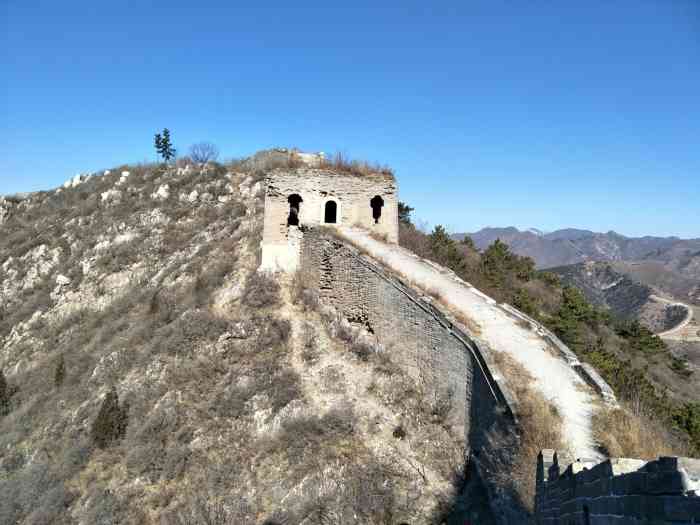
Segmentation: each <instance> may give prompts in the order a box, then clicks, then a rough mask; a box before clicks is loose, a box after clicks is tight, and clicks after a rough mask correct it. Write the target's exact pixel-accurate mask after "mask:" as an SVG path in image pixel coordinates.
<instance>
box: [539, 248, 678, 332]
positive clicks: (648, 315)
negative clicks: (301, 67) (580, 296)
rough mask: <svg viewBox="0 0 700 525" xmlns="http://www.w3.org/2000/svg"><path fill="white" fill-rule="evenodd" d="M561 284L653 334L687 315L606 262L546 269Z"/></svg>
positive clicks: (674, 325)
mask: <svg viewBox="0 0 700 525" xmlns="http://www.w3.org/2000/svg"><path fill="white" fill-rule="evenodd" d="M549 271H551V272H553V273H556V274H557V275H559V276H560V277H561V278H562V281H563V282H565V283H567V284H570V285H573V286H576V287H577V288H578V289H580V290H581V291H582V292H583V293H584V295H585V296H586V299H588V301H590V302H591V303H593V304H595V305H597V306H600V307H602V308H606V309H608V310H609V311H610V312H611V313H612V314H613V315H614V316H616V317H617V318H620V319H626V320H630V321H631V320H638V321H639V322H641V323H642V324H644V325H645V326H647V327H648V328H649V329H650V330H652V331H653V332H656V333H660V332H665V331H667V330H671V329H672V328H674V327H676V326H678V325H679V324H680V323H681V322H682V321H683V320H684V319H685V318H686V316H687V313H688V309H687V308H686V307H685V306H682V305H680V304H677V303H674V302H672V301H668V300H664V299H663V298H661V297H658V296H656V295H654V289H653V288H651V287H650V286H647V285H644V284H642V283H640V282H638V281H635V280H633V279H631V278H630V277H628V276H627V275H625V274H623V273H620V272H618V271H617V270H616V267H615V266H613V265H612V264H610V263H607V262H597V263H594V262H587V263H579V264H573V265H569V266H560V267H557V268H550V269H549Z"/></svg>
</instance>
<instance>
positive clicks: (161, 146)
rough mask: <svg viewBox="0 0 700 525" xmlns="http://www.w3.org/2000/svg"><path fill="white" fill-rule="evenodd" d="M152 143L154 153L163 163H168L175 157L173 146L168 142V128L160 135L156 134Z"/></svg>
mask: <svg viewBox="0 0 700 525" xmlns="http://www.w3.org/2000/svg"><path fill="white" fill-rule="evenodd" d="M153 142H154V145H155V148H156V152H157V153H158V155H159V156H161V157H162V158H163V160H164V161H165V162H169V161H170V159H172V158H174V157H175V148H173V144H172V142H170V130H169V129H168V128H165V129H163V134H162V135H161V134H160V133H156V135H155V137H154V141H153Z"/></svg>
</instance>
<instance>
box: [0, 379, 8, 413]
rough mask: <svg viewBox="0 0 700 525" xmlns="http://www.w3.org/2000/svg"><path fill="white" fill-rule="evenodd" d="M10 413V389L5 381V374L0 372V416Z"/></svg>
mask: <svg viewBox="0 0 700 525" xmlns="http://www.w3.org/2000/svg"><path fill="white" fill-rule="evenodd" d="M9 411H10V387H9V386H8V384H7V380H6V379H5V374H4V372H3V371H2V370H0V416H4V415H6V414H7V413H8V412H9Z"/></svg>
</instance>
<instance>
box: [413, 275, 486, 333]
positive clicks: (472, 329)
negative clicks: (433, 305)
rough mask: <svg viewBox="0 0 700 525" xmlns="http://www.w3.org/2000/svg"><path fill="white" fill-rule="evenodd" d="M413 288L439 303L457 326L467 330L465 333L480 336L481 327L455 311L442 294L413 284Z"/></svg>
mask: <svg viewBox="0 0 700 525" xmlns="http://www.w3.org/2000/svg"><path fill="white" fill-rule="evenodd" d="M414 286H416V287H417V288H420V289H421V290H423V291H424V292H425V293H427V294H428V295H429V296H430V297H432V298H433V299H435V300H436V301H437V302H439V303H440V305H441V306H442V307H443V308H444V309H445V310H447V312H448V313H449V314H450V315H451V316H452V317H454V318H455V319H456V320H457V322H458V323H459V324H461V325H462V326H464V328H466V329H467V331H468V332H469V333H470V334H472V335H477V336H479V335H481V326H479V324H478V323H477V322H476V321H474V319H472V318H471V317H469V316H467V314H465V313H464V312H462V311H460V310H457V309H455V308H454V307H453V306H452V305H451V304H450V303H449V302H448V301H447V299H445V297H444V296H443V295H442V293H441V292H440V291H439V290H437V289H436V288H423V287H422V286H420V285H416V284H415V283H414Z"/></svg>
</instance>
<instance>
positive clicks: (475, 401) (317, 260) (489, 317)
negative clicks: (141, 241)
mask: <svg viewBox="0 0 700 525" xmlns="http://www.w3.org/2000/svg"><path fill="white" fill-rule="evenodd" d="M314 173H315V172H314V170H304V171H303V179H304V183H303V184H300V186H301V187H303V188H304V190H303V192H302V191H300V192H299V193H294V195H296V197H298V198H299V199H298V200H294V202H293V201H292V200H291V199H289V197H288V196H287V195H286V193H291V192H292V191H295V178H294V176H291V177H290V176H289V174H288V173H284V174H283V176H282V177H279V176H278V177H277V178H279V179H280V180H282V181H283V183H284V186H285V188H284V191H280V185H279V183H278V182H277V180H276V178H275V176H274V175H273V176H272V177H271V178H270V179H268V187H267V190H268V191H267V194H266V207H265V232H266V237H265V236H264V238H263V264H262V266H261V270H263V271H270V270H273V271H274V270H283V271H287V272H295V271H296V272H298V273H299V274H300V276H301V278H302V279H303V281H304V283H305V284H306V286H308V287H310V288H311V289H313V290H315V291H316V292H317V294H318V296H319V298H320V300H321V303H322V304H323V305H324V306H326V307H329V308H332V309H334V310H335V311H336V312H337V313H338V314H339V315H340V316H342V317H344V318H345V319H346V320H347V321H349V322H350V323H353V324H355V325H356V326H361V327H363V328H364V329H365V330H366V331H367V332H368V333H369V334H371V335H372V336H373V337H374V338H375V340H376V343H377V345H378V347H379V348H380V349H382V351H386V352H389V353H390V355H391V356H392V359H393V360H395V361H396V362H397V363H398V364H399V365H400V366H402V368H403V369H404V370H405V371H406V372H407V373H408V374H410V375H411V376H412V377H414V378H415V379H416V381H417V382H420V383H421V384H422V385H423V386H424V387H427V388H428V390H432V391H433V393H434V395H436V396H441V395H446V393H448V392H449V393H450V395H451V396H452V397H453V401H454V403H455V407H456V409H457V410H456V411H457V421H456V426H457V427H458V428H460V429H462V430H463V433H464V439H465V443H466V449H467V451H468V454H467V455H468V457H467V458H465V460H466V461H469V462H471V464H473V465H475V467H476V470H477V472H479V474H480V475H481V476H482V477H483V478H484V479H485V482H486V483H485V484H486V489H487V492H488V494H489V498H490V500H491V503H492V508H493V510H494V515H495V516H496V518H497V520H498V521H499V522H500V523H503V524H507V523H520V522H521V521H520V520H519V518H520V516H519V515H516V514H513V513H511V512H510V511H509V509H507V505H502V504H501V503H502V502H501V501H500V498H501V495H499V494H498V490H497V489H496V488H495V487H494V486H493V485H492V484H491V483H490V482H488V477H489V475H490V473H492V472H493V470H494V468H495V464H496V463H497V462H498V458H502V456H503V451H502V450H498V449H497V448H498V447H501V448H506V447H511V448H512V447H517V446H518V438H517V435H518V405H517V399H516V398H515V396H514V395H513V394H512V389H511V386H509V383H508V379H509V378H508V370H502V369H501V368H499V365H498V363H497V359H495V357H496V356H497V354H498V353H501V352H503V353H506V354H508V355H509V357H510V358H512V359H515V360H516V361H518V363H519V364H520V365H521V366H523V367H524V368H525V369H526V370H527V372H529V373H530V374H531V376H532V377H533V382H534V385H532V386H533V387H534V388H536V389H538V390H539V391H540V392H541V393H542V394H543V395H544V397H545V398H546V399H547V401H548V402H550V403H551V404H552V405H553V406H555V407H556V410H557V411H558V412H559V413H560V414H561V416H562V419H563V434H564V438H565V441H566V443H567V445H568V450H567V453H566V454H562V453H559V454H558V455H557V454H555V453H554V452H553V451H543V455H542V456H541V457H540V461H539V464H538V465H537V479H536V490H537V492H536V498H535V511H536V512H535V517H536V520H537V522H538V523H541V524H567V525H568V524H591V523H592V524H612V523H615V524H628V523H629V524H637V523H640V524H641V523H650V524H651V523H668V524H680V523H700V507H699V506H700V497H699V496H700V460H694V459H690V458H660V459H659V460H657V461H652V462H646V461H642V460H636V459H605V458H604V457H603V455H602V454H601V453H600V452H599V450H598V447H597V446H596V444H595V442H594V440H593V437H592V431H591V414H592V411H593V410H594V409H595V407H596V406H600V405H604V404H608V405H610V404H612V405H615V404H616V400H615V396H614V393H613V391H612V389H611V388H610V387H609V386H608V385H607V384H606V383H605V381H603V379H602V378H601V377H600V376H599V375H598V374H597V372H596V371H595V370H594V369H593V368H592V367H590V366H589V365H587V364H585V363H581V362H580V361H579V360H578V359H577V357H576V356H575V355H574V354H573V352H571V351H570V350H569V349H568V348H567V347H566V345H564V344H563V343H562V342H561V341H560V340H559V339H558V338H557V337H556V336H555V335H554V334H552V333H551V332H550V331H549V330H547V329H546V328H545V327H544V326H542V325H540V324H539V323H537V322H536V321H534V320H533V319H531V318H529V317H527V316H526V315H524V314H523V313H522V312H519V311H518V310H516V309H515V308H513V307H512V306H510V305H507V304H498V303H497V302H496V301H494V300H493V299H491V298H490V297H488V296H486V295H484V294H483V293H481V292H480V291H479V290H477V289H475V288H474V287H473V286H471V285H470V284H469V283H466V282H464V281H462V280H461V279H459V278H458V277H457V276H456V275H455V274H454V273H453V272H451V271H449V270H447V269H445V268H442V267H440V266H438V265H436V264H434V263H432V262H430V261H426V260H423V259H420V258H418V257H417V256H416V255H414V254H412V253H410V252H408V251H407V250H405V249H403V248H401V247H399V246H398V245H397V244H396V240H397V239H398V236H397V235H396V233H397V232H396V231H395V229H396V228H397V224H396V222H395V220H396V219H395V217H394V216H393V213H395V209H396V205H395V203H396V193H397V191H396V185H395V182H394V181H389V182H387V180H386V179H381V181H380V183H379V184H375V185H374V187H373V185H372V183H371V182H370V183H367V181H366V180H362V181H361V182H359V183H357V185H355V187H354V190H355V191H353V192H351V195H352V199H351V200H349V201H348V202H346V203H343V193H344V192H345V190H347V188H348V186H353V182H352V179H356V178H357V177H349V179H350V180H349V181H348V180H345V181H343V184H342V185H341V187H340V189H339V190H336V189H335V188H333V183H334V182H335V181H337V180H338V177H337V175H329V174H328V173H321V174H320V175H319V174H316V175H317V176H314ZM329 183H330V184H331V185H330V186H329ZM375 188H377V190H376V191H382V192H384V193H383V194H382V196H383V197H384V202H387V203H389V204H390V206H389V210H391V215H392V216H390V217H389V223H388V227H387V226H386V224H387V223H386V222H384V221H386V219H385V218H384V217H381V218H382V219H384V220H383V221H382V220H379V219H380V216H378V215H375V216H374V220H372V217H371V215H370V214H371V213H372V212H371V211H363V210H370V206H369V202H370V199H371V195H372V194H373V193H374V191H375ZM314 192H316V193H319V196H317V197H314V196H313V193H314ZM302 199H303V200H302ZM331 200H332V201H334V202H335V201H337V204H334V206H333V215H332V217H331V218H332V220H327V219H328V215H327V206H328V202H330V201H331ZM365 201H366V202H365ZM301 202H310V203H313V208H314V210H313V213H311V214H310V213H308V212H306V213H305V211H306V210H305V209H304V205H303V204H301V205H300V203H301ZM287 203H289V204H287ZM324 203H325V206H326V216H325V217H324V214H323V213H324V212H323V206H324ZM287 206H289V208H287ZM294 206H296V207H294ZM362 206H364V208H363V207H362ZM372 209H374V208H372ZM358 210H359V211H358ZM336 212H337V215H336ZM287 217H289V219H287ZM351 218H352V220H351ZM291 219H293V220H294V222H293V223H292V222H289V221H291ZM285 222H286V223H285ZM372 232H374V233H372ZM271 246H272V247H273V248H272V249H271V248H270V247H271ZM436 298H439V300H437V299H436ZM494 435H498V436H500V440H494V439H493V438H494ZM564 457H566V458H567V463H568V466H567V467H566V468H564V469H563V471H562V472H560V470H559V461H563V458H564Z"/></svg>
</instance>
